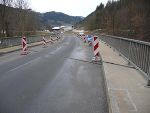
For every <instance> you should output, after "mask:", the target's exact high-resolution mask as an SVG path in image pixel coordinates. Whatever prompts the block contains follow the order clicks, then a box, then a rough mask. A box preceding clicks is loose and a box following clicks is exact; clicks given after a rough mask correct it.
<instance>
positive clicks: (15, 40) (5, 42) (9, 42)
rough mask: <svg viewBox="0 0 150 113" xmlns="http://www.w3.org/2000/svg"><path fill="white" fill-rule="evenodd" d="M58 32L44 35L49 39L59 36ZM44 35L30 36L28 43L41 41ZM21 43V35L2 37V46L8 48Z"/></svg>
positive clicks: (0, 42)
mask: <svg viewBox="0 0 150 113" xmlns="http://www.w3.org/2000/svg"><path fill="white" fill-rule="evenodd" d="M58 35H59V34H58V33H50V34H49V35H46V36H45V35H44V36H45V37H46V38H47V39H49V38H53V37H58ZM42 37H43V35H40V36H29V37H27V43H28V44H30V43H34V42H39V41H41V40H42ZM17 45H21V37H9V38H0V48H6V47H11V46H17Z"/></svg>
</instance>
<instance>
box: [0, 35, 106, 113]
mask: <svg viewBox="0 0 150 113" xmlns="http://www.w3.org/2000/svg"><path fill="white" fill-rule="evenodd" d="M92 57H93V54H92V48H91V47H89V46H88V45H87V44H85V43H84V42H83V41H82V40H81V39H79V38H77V37H76V36H75V35H72V34H65V35H64V37H63V38H61V39H60V40H59V41H58V42H57V43H55V44H53V45H48V47H47V48H42V46H37V47H34V48H31V49H30V53H29V54H28V55H25V56H23V55H20V51H17V52H13V53H9V54H6V55H3V56H0V113H108V104H107V99H106V91H105V85H104V79H103V78H104V72H103V69H102V66H101V65H99V64H93V63H91V60H92Z"/></svg>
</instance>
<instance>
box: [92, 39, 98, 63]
mask: <svg viewBox="0 0 150 113" xmlns="http://www.w3.org/2000/svg"><path fill="white" fill-rule="evenodd" d="M93 51H94V57H93V60H95V61H99V60H100V53H99V40H98V37H97V36H94V37H93Z"/></svg>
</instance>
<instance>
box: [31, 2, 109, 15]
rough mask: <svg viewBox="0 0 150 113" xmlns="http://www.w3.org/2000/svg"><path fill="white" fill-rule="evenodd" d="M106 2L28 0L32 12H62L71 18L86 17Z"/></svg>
mask: <svg viewBox="0 0 150 113" xmlns="http://www.w3.org/2000/svg"><path fill="white" fill-rule="evenodd" d="M107 1H108V0H29V2H30V7H31V9H32V10H34V11H37V12H41V13H44V12H50V11H56V12H63V13H65V14H68V15H71V16H83V17H86V16H88V15H89V14H90V13H91V12H93V11H94V10H95V9H96V7H97V5H99V4H100V3H101V2H102V3H103V4H106V3H107Z"/></svg>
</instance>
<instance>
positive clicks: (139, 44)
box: [99, 35, 150, 85]
mask: <svg viewBox="0 0 150 113" xmlns="http://www.w3.org/2000/svg"><path fill="white" fill-rule="evenodd" d="M99 37H100V40H102V41H104V42H106V43H107V44H108V45H110V46H111V47H113V48H114V49H115V50H117V51H118V52H119V53H120V54H121V55H122V56H124V57H125V58H126V59H127V60H128V62H129V63H131V64H132V65H133V66H135V68H137V69H138V70H140V71H141V72H142V73H143V74H144V75H145V76H146V77H147V78H148V85H150V43H148V42H143V41H138V40H133V39H127V38H122V37H116V36H110V35H99Z"/></svg>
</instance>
